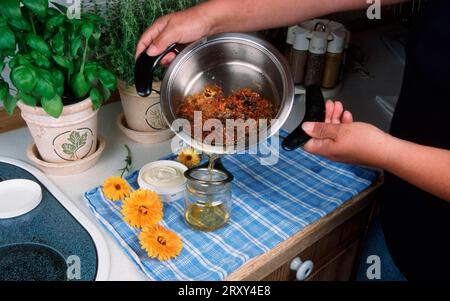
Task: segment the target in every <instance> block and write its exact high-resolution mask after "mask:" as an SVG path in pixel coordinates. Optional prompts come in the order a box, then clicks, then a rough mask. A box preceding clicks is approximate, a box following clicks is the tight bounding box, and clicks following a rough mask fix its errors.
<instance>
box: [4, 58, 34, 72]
mask: <svg viewBox="0 0 450 301" xmlns="http://www.w3.org/2000/svg"><path fill="white" fill-rule="evenodd" d="M32 59H33V58H32V57H31V55H28V54H25V55H23V54H18V55H16V56H15V57H14V58H13V59H12V60H10V61H9V63H8V66H9V68H10V69H11V70H12V69H14V68H16V67H18V66H22V65H28V64H30V63H31V60H32Z"/></svg>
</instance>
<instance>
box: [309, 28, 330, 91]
mask: <svg viewBox="0 0 450 301" xmlns="http://www.w3.org/2000/svg"><path fill="white" fill-rule="evenodd" d="M327 44H328V33H327V32H321V31H313V32H312V35H311V42H310V43H309V50H308V59H307V61H306V73H305V81H304V84H305V86H310V85H319V86H320V85H321V84H322V78H323V68H324V65H325V54H326V52H327Z"/></svg>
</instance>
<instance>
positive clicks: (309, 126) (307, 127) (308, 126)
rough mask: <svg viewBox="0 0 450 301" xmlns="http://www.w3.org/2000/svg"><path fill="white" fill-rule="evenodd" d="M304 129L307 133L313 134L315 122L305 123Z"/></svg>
mask: <svg viewBox="0 0 450 301" xmlns="http://www.w3.org/2000/svg"><path fill="white" fill-rule="evenodd" d="M302 129H303V130H304V131H305V132H306V133H311V132H312V131H313V129H314V122H305V123H303V125H302Z"/></svg>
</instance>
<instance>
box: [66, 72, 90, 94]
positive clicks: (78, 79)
mask: <svg viewBox="0 0 450 301" xmlns="http://www.w3.org/2000/svg"><path fill="white" fill-rule="evenodd" d="M70 87H71V88H72V92H73V94H74V95H75V97H76V98H78V99H83V98H84V97H86V95H87V94H88V93H89V90H90V88H91V86H90V85H89V84H88V83H87V82H86V78H85V76H84V74H83V73H78V74H76V75H75V76H74V77H73V78H72V81H71V83H70Z"/></svg>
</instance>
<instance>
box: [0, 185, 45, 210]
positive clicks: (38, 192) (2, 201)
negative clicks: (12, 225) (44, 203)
mask: <svg viewBox="0 0 450 301" xmlns="http://www.w3.org/2000/svg"><path fill="white" fill-rule="evenodd" d="M41 200H42V189H41V186H40V185H39V184H38V183H36V182H33V181H30V180H25V179H15V180H8V181H3V182H0V219H6V218H13V217H17V216H21V215H24V214H25V213H28V212H30V211H31V210H33V209H34V208H36V207H37V206H38V205H39V203H40V202H41Z"/></svg>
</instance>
